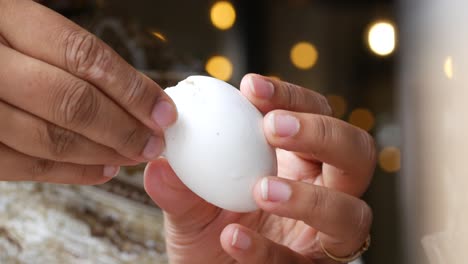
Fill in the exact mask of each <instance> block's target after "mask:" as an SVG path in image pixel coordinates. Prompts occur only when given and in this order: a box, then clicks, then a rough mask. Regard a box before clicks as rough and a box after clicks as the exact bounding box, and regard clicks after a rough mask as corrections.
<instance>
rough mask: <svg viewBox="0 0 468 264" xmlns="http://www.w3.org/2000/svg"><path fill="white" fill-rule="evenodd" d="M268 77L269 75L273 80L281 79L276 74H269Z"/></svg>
mask: <svg viewBox="0 0 468 264" xmlns="http://www.w3.org/2000/svg"><path fill="white" fill-rule="evenodd" d="M268 77H270V78H271V79H273V80H277V81H281V78H280V77H279V76H277V75H269V76H268Z"/></svg>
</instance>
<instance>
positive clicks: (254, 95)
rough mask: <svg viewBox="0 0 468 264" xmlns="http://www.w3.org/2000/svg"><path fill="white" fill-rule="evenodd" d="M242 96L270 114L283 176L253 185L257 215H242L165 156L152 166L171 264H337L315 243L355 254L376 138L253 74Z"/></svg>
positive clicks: (366, 223) (150, 177)
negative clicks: (219, 203) (212, 198)
mask: <svg viewBox="0 0 468 264" xmlns="http://www.w3.org/2000/svg"><path fill="white" fill-rule="evenodd" d="M241 92H242V93H243V95H244V96H246V97H247V98H248V99H249V100H250V101H251V102H252V103H253V104H254V105H255V106H256V107H257V108H258V109H259V110H260V111H261V112H262V113H264V114H266V116H265V118H264V131H265V135H266V137H267V139H268V142H269V143H270V144H271V145H272V146H274V147H276V148H278V151H277V155H278V176H279V177H265V178H263V179H262V180H261V181H259V182H258V183H257V185H256V186H255V188H254V196H255V199H256V202H257V205H258V206H259V207H260V209H261V210H258V211H255V212H252V213H244V214H241V213H233V212H229V211H226V210H222V209H220V208H217V207H215V206H213V205H211V204H209V203H207V202H206V201H204V200H202V199H201V198H200V197H198V196H197V195H195V194H194V193H193V192H192V191H190V190H189V189H188V188H187V187H185V185H184V184H183V183H182V182H181V181H180V180H179V178H178V177H177V176H176V175H175V173H174V172H173V170H172V169H171V167H170V166H169V164H168V162H167V161H166V160H165V159H159V160H157V161H154V162H152V163H150V164H149V165H148V167H147V168H146V171H145V188H146V190H147V192H148V194H149V195H150V196H151V198H152V199H153V200H154V201H155V202H156V203H157V204H158V205H159V206H160V207H161V208H162V209H163V210H164V212H165V228H166V242H167V250H168V254H169V259H170V262H171V263H185V264H186V263H207V261H208V262H209V263H232V262H234V260H235V261H236V262H239V263H271V264H274V263H334V261H332V260H331V259H329V258H327V257H326V255H325V254H324V252H323V250H322V248H321V246H320V241H321V242H322V243H323V246H324V247H325V248H326V249H327V250H328V251H329V252H330V253H332V254H333V255H336V256H348V255H350V254H351V253H353V252H355V251H357V250H358V249H360V247H361V246H362V245H363V244H364V242H365V240H366V238H367V236H368V234H369V229H370V226H371V223H372V212H371V210H370V208H369V207H368V206H367V204H366V203H365V202H364V201H362V200H360V199H358V198H357V197H359V196H360V195H362V194H363V192H364V191H365V190H366V189H367V187H368V185H369V182H370V180H371V178H372V174H373V171H374V167H375V147H374V143H373V139H372V137H371V136H370V135H369V134H368V133H367V132H365V131H363V130H361V129H359V128H356V127H354V126H352V125H350V124H348V123H345V122H343V121H341V120H338V119H335V118H332V117H330V116H329V115H330V114H331V110H330V107H329V105H328V103H327V101H326V99H325V98H324V97H323V96H321V95H319V94H317V93H315V92H313V91H310V90H307V89H304V88H301V87H298V86H296V85H292V84H289V83H286V82H281V81H277V80H273V79H269V78H266V77H262V76H259V75H253V74H251V75H247V76H246V77H244V79H243V81H242V83H241ZM280 109H281V110H280Z"/></svg>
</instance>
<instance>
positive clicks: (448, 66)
mask: <svg viewBox="0 0 468 264" xmlns="http://www.w3.org/2000/svg"><path fill="white" fill-rule="evenodd" d="M444 72H445V76H446V77H447V78H449V79H452V78H453V61H452V57H451V56H448V57H447V58H446V59H445V62H444Z"/></svg>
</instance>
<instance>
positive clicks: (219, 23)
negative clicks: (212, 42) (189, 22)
mask: <svg viewBox="0 0 468 264" xmlns="http://www.w3.org/2000/svg"><path fill="white" fill-rule="evenodd" d="M210 18H211V23H213V25H214V26H215V27H216V28H218V29H221V30H227V29H230V28H231V27H232V26H233V25H234V23H235V22H236V10H235V9H234V6H233V5H232V4H231V3H230V2H228V1H219V2H216V3H215V4H214V5H213V7H211V12H210Z"/></svg>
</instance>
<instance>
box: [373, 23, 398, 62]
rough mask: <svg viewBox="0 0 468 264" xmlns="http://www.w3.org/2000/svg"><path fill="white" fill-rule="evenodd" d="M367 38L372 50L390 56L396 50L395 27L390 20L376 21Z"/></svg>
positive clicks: (380, 54)
mask: <svg viewBox="0 0 468 264" xmlns="http://www.w3.org/2000/svg"><path fill="white" fill-rule="evenodd" d="M367 40H368V43H369V48H370V49H371V50H372V52H374V53H375V54H377V55H379V56H388V55H390V54H392V53H393V51H394V50H395V45H396V38H395V27H394V26H393V25H392V24H390V23H388V22H377V23H374V24H373V25H372V26H371V27H370V29H369V31H368V34H367Z"/></svg>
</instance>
